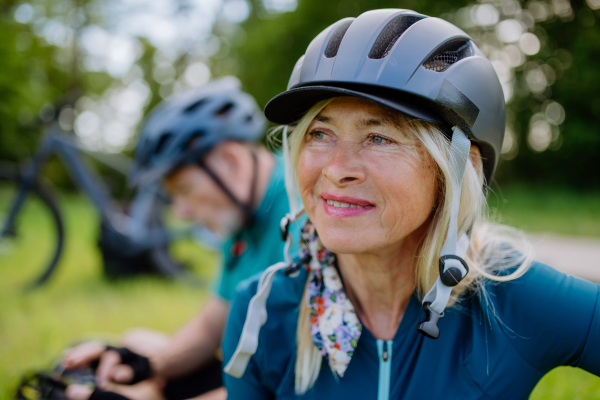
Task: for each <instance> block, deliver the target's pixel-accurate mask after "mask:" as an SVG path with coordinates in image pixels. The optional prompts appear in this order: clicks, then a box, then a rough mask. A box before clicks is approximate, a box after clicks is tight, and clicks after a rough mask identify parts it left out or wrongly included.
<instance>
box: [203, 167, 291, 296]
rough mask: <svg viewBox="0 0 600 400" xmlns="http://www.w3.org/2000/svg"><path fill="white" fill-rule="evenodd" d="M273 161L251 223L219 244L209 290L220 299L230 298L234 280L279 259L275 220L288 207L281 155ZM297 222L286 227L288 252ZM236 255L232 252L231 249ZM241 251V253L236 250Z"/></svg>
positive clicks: (281, 254) (247, 275)
mask: <svg viewBox="0 0 600 400" xmlns="http://www.w3.org/2000/svg"><path fill="white" fill-rule="evenodd" d="M275 160H276V164H275V167H274V168H273V172H272V174H271V179H270V182H269V187H268V189H267V192H266V193H265V196H264V198H263V200H262V202H261V204H260V206H259V208H258V210H256V213H255V215H254V222H253V223H252V225H251V226H249V227H247V228H245V229H244V230H243V231H242V232H241V236H237V237H236V238H238V237H239V238H240V239H241V241H240V242H238V245H235V241H236V238H231V239H230V240H228V241H227V242H225V244H224V245H223V248H222V251H223V267H222V271H221V274H220V276H219V278H217V280H216V281H215V285H214V287H213V291H214V292H215V293H216V294H217V295H218V296H219V297H221V298H223V299H224V300H226V301H228V302H230V301H232V300H233V298H234V295H235V293H236V288H237V286H238V284H239V283H240V282H241V281H243V280H244V279H246V278H249V277H251V276H253V275H256V274H257V273H260V272H262V271H263V270H265V269H266V268H267V267H269V266H271V265H273V264H275V263H277V262H280V261H283V246H284V244H285V243H284V242H283V240H281V234H280V233H279V222H280V221H281V218H283V217H284V216H285V214H286V213H287V212H288V211H289V205H288V198H287V194H286V192H285V185H284V164H283V159H282V158H281V157H279V156H276V157H275ZM298 225H299V224H293V226H292V227H291V228H290V229H291V232H292V234H293V239H294V243H295V246H292V253H291V254H294V252H295V251H298V245H297V244H296V243H297V242H298V237H299V236H298V235H299V232H300V229H299V227H298ZM236 251H237V252H238V254H239V256H237V257H236V256H235V255H234V254H235V252H236ZM240 253H241V254H240Z"/></svg>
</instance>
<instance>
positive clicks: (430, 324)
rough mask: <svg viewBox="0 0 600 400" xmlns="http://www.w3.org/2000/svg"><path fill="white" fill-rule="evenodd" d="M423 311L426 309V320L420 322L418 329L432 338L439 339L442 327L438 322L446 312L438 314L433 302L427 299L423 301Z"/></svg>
mask: <svg viewBox="0 0 600 400" xmlns="http://www.w3.org/2000/svg"><path fill="white" fill-rule="evenodd" d="M423 311H425V321H422V322H419V325H417V330H418V331H419V332H420V333H421V334H423V335H425V336H426V337H428V338H430V339H437V338H439V337H440V328H438V326H437V323H438V321H439V320H440V319H441V318H444V312H443V311H442V313H441V314H438V313H437V312H435V310H433V309H432V308H431V302H429V301H426V302H424V303H423Z"/></svg>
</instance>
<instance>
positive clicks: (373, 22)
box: [265, 9, 505, 184]
mask: <svg viewBox="0 0 600 400" xmlns="http://www.w3.org/2000/svg"><path fill="white" fill-rule="evenodd" d="M335 96H356V97H361V98H365V99H368V100H371V101H373V102H375V103H379V104H382V105H384V106H387V107H389V108H392V109H395V110H397V111H399V112H401V113H403V114H406V115H409V116H411V117H413V118H416V119H419V120H422V121H427V122H433V123H436V124H438V125H439V126H440V127H441V128H442V130H444V131H445V132H447V133H448V136H451V130H450V127H452V126H458V127H460V128H461V129H462V130H463V132H465V134H467V136H468V137H469V139H470V140H471V141H473V142H475V143H477V144H478V146H479V148H480V150H481V154H482V158H483V164H484V173H485V177H486V182H487V183H488V184H489V183H490V182H491V179H492V177H493V174H494V170H495V167H496V164H497V162H498V155H499V154H500V149H501V148H502V141H503V138H504V127H505V111H504V94H503V91H502V86H501V85H500V81H499V79H498V76H497V75H496V72H495V71H494V68H493V66H492V64H491V63H490V62H489V61H488V60H487V59H486V58H485V56H484V55H483V54H482V53H481V51H480V50H479V48H478V47H477V45H476V44H475V43H474V42H473V40H472V39H471V38H470V37H469V35H467V34H466V33H465V32H463V31H462V30H460V29H459V28H457V27H456V26H454V25H452V24H451V23H449V22H447V21H444V20H442V19H439V18H432V17H427V16H425V15H422V14H418V13H416V12H414V11H410V10H399V9H383V10H374V11H369V12H366V13H364V14H362V15H360V16H359V17H358V18H345V19H342V20H340V21H338V22H336V23H335V24H333V25H331V26H329V27H328V28H327V29H325V30H324V31H323V32H321V33H320V34H319V35H318V36H317V37H316V38H315V39H314V40H313V41H312V42H311V43H310V45H309V46H308V49H307V50H306V53H305V55H304V56H302V57H301V58H300V59H299V60H298V62H297V63H296V66H295V67H294V70H293V72H292V76H291V78H290V81H289V84H288V90H287V91H286V92H283V93H281V94H279V95H277V96H275V97H274V98H273V99H271V101H270V102H269V103H268V104H267V106H266V109H265V114H266V116H267V118H268V119H269V120H271V121H272V122H275V123H279V124H285V125H289V124H293V123H294V122H296V121H297V120H298V119H300V118H301V117H302V115H303V114H304V113H305V112H306V111H308V109H309V108H310V107H311V106H313V105H314V104H315V103H317V102H318V101H320V100H324V99H327V98H331V97H335Z"/></svg>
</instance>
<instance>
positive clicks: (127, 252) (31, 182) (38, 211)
mask: <svg viewBox="0 0 600 400" xmlns="http://www.w3.org/2000/svg"><path fill="white" fill-rule="evenodd" d="M53 154H55V155H57V156H58V158H59V159H60V160H61V161H62V162H63V164H64V165H65V167H66V169H67V171H68V172H69V173H70V175H71V177H72V179H73V180H74V182H75V184H76V186H77V187H79V188H80V190H81V191H83V193H85V194H86V195H87V197H88V198H89V199H90V200H91V202H92V204H93V206H94V208H95V209H96V210H97V211H98V212H99V214H100V219H101V236H100V240H99V245H100V248H101V251H102V255H103V260H104V268H105V272H106V273H107V275H108V276H109V277H116V276H118V275H119V274H121V273H123V271H122V270H119V269H120V268H127V269H128V271H127V272H126V273H125V274H135V273H139V272H140V271H141V270H144V269H147V268H148V266H151V269H153V270H154V272H157V273H159V274H161V275H164V276H166V277H169V278H178V277H183V276H188V274H186V271H187V268H186V267H185V266H184V265H183V264H182V263H179V262H177V261H176V260H174V259H173V257H172V256H171V254H170V252H169V244H171V243H172V242H173V241H175V240H178V239H180V238H183V237H188V236H189V234H190V232H191V230H190V229H188V228H182V229H179V230H170V229H167V228H166V227H165V224H164V222H163V216H162V212H163V209H164V207H165V205H166V204H167V203H168V198H167V196H166V195H165V194H164V193H163V191H162V190H161V187H160V184H159V183H156V184H153V185H146V186H143V187H140V188H139V189H138V191H137V193H136V194H135V197H134V198H133V200H132V202H131V206H130V209H129V212H128V213H124V212H123V211H121V210H120V209H119V208H118V207H117V206H116V205H115V203H114V202H113V200H112V199H111V197H110V194H109V191H108V189H107V187H106V186H105V185H104V183H103V182H102V181H101V180H100V179H99V178H98V177H97V176H95V174H94V171H93V170H92V169H90V168H89V167H88V166H86V164H85V163H84V162H83V159H82V154H83V150H82V149H81V148H80V147H79V146H78V144H77V142H76V140H75V137H74V136H73V135H69V134H67V133H65V132H64V131H62V130H61V128H60V127H59V126H58V124H56V123H51V124H50V125H48V126H47V128H46V129H45V132H44V134H43V138H42V140H41V144H40V145H39V147H38V149H37V151H36V153H35V155H34V156H33V158H32V160H31V161H30V162H28V163H27V164H26V165H25V167H24V168H15V167H14V166H9V165H0V260H1V259H2V257H4V258H5V259H6V258H8V260H9V261H8V263H11V264H18V262H19V259H18V256H17V255H15V254H18V251H15V249H16V248H18V246H19V244H20V242H19V241H20V239H23V240H21V244H23V243H24V241H26V240H30V243H29V245H30V246H31V241H33V240H35V241H36V242H35V243H36V249H38V250H39V251H38V252H39V253H40V254H39V255H38V259H39V260H40V261H39V262H40V264H41V267H40V268H39V269H40V271H39V272H38V273H37V274H36V277H35V278H34V279H33V280H31V281H30V282H29V283H28V284H27V286H26V288H27V289H33V288H36V287H39V286H41V285H43V284H44V283H45V282H47V281H48V279H49V278H50V277H51V276H52V274H53V273H54V271H55V270H56V268H57V265H58V263H59V261H60V258H61V254H62V252H63V248H64V223H63V218H62V214H61V211H60V208H59V206H58V204H57V202H56V199H55V196H54V195H53V194H52V191H51V189H50V188H49V187H48V186H47V185H45V184H43V183H41V182H40V180H39V179H38V177H39V176H40V173H41V170H42V168H43V166H44V164H45V162H46V160H47V159H48V157H49V156H51V155H53ZM113 167H114V166H113ZM116 169H117V170H118V171H119V172H121V173H123V174H126V173H127V168H126V167H121V168H116ZM26 216H29V217H30V219H31V220H30V221H26V220H25V219H26ZM34 219H35V221H33V220H34ZM34 225H35V232H34V233H33V234H32V236H31V237H27V235H28V234H29V232H28V231H29V230H31V229H32V226H34ZM40 226H41V228H40ZM44 229H45V230H46V232H42V231H41V230H44ZM48 236H53V239H52V240H49V239H50V238H49V237H48ZM50 242H51V244H49V243H50ZM38 245H39V246H40V248H38ZM36 253H37V252H36ZM11 257H12V261H11Z"/></svg>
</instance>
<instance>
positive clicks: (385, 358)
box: [381, 342, 388, 362]
mask: <svg viewBox="0 0 600 400" xmlns="http://www.w3.org/2000/svg"><path fill="white" fill-rule="evenodd" d="M387 347H388V344H387V342H383V352H382V353H381V358H382V359H383V361H384V362H387V360H388V349H387Z"/></svg>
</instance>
